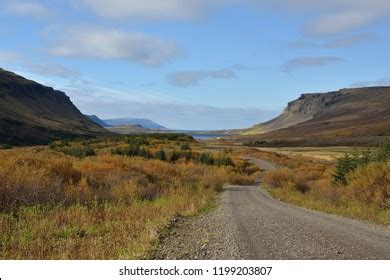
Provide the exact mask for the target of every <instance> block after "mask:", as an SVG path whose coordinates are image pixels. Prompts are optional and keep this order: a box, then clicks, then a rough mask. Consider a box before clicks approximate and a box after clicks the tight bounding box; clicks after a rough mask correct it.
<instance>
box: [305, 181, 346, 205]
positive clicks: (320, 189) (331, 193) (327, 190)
mask: <svg viewBox="0 0 390 280" xmlns="http://www.w3.org/2000/svg"><path fill="white" fill-rule="evenodd" d="M309 194H310V195H312V196H313V197H315V198H316V199H318V200H320V201H321V200H324V201H327V202H330V203H336V202H337V201H338V200H339V199H340V198H341V196H342V192H341V190H340V188H337V187H336V186H334V185H333V184H332V183H331V182H330V180H328V179H320V180H317V181H315V182H313V184H312V186H311V188H310V191H309Z"/></svg>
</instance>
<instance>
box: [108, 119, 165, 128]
mask: <svg viewBox="0 0 390 280" xmlns="http://www.w3.org/2000/svg"><path fill="white" fill-rule="evenodd" d="M103 122H105V123H106V124H108V125H111V126H128V125H140V126H142V127H144V128H147V129H155V130H168V129H167V128H166V127H164V126H162V125H159V124H157V123H155V122H153V121H151V120H148V119H137V118H122V119H109V120H103Z"/></svg>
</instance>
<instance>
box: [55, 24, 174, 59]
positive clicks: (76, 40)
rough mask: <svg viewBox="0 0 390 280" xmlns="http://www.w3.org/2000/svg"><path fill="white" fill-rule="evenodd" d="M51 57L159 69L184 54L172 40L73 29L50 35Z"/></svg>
mask: <svg viewBox="0 0 390 280" xmlns="http://www.w3.org/2000/svg"><path fill="white" fill-rule="evenodd" d="M48 52H49V53H50V54H51V55H55V56H63V57H76V58H93V59H123V60H129V61H132V62H135V63H139V64H143V65H147V66H158V65H161V64H163V63H165V62H167V61H170V60H173V59H176V58H178V57H179V56H180V55H181V50H180V48H179V47H178V46H177V45H176V44H174V43H172V42H169V41H165V40H162V39H159V38H156V37H153V36H149V35H146V34H143V33H136V32H133V33H132V32H124V31H119V30H114V29H106V28H92V27H83V28H80V27H73V28H67V29H64V30H55V31H54V32H49V48H48Z"/></svg>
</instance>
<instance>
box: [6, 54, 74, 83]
mask: <svg viewBox="0 0 390 280" xmlns="http://www.w3.org/2000/svg"><path fill="white" fill-rule="evenodd" d="M0 62H1V64H4V65H6V66H7V67H9V70H15V71H16V70H19V71H26V72H30V73H31V74H34V75H41V76H45V77H59V78H74V77H76V76H77V75H78V73H77V71H74V70H72V69H69V68H67V67H65V66H63V65H60V64H57V63H52V62H50V61H47V60H42V59H40V60H34V59H31V58H28V57H25V56H21V55H19V54H18V53H16V52H10V51H0Z"/></svg>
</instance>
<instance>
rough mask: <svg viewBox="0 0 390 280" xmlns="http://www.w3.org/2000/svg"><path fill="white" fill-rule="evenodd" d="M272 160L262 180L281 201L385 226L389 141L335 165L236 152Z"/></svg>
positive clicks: (389, 209) (389, 199)
mask: <svg viewBox="0 0 390 280" xmlns="http://www.w3.org/2000/svg"><path fill="white" fill-rule="evenodd" d="M237 154H242V155H245V154H248V155H249V154H251V155H252V156H256V157H259V158H263V159H267V160H270V161H273V162H275V163H277V164H278V165H279V168H278V169H276V170H271V171H266V172H263V175H262V181H263V182H264V183H265V184H266V185H267V186H268V187H269V190H270V192H271V194H272V195H273V196H275V197H277V198H279V199H281V200H283V201H286V202H289V203H293V204H297V205H299V206H302V207H307V208H312V209H316V210H320V211H326V212H329V213H334V214H339V215H344V216H349V217H354V218H358V219H364V220H369V221H371V222H375V223H380V224H386V225H389V224H390V162H389V159H390V141H389V140H386V141H385V142H384V143H383V144H382V145H381V146H380V147H379V148H377V149H371V150H370V149H364V150H362V151H358V150H356V151H354V152H352V153H346V154H345V155H344V156H342V157H341V158H339V159H338V160H337V161H336V162H334V161H325V160H318V159H314V158H308V157H302V156H291V155H289V156H288V155H280V154H277V153H272V152H264V151H259V150H257V149H250V151H248V150H241V151H237Z"/></svg>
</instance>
